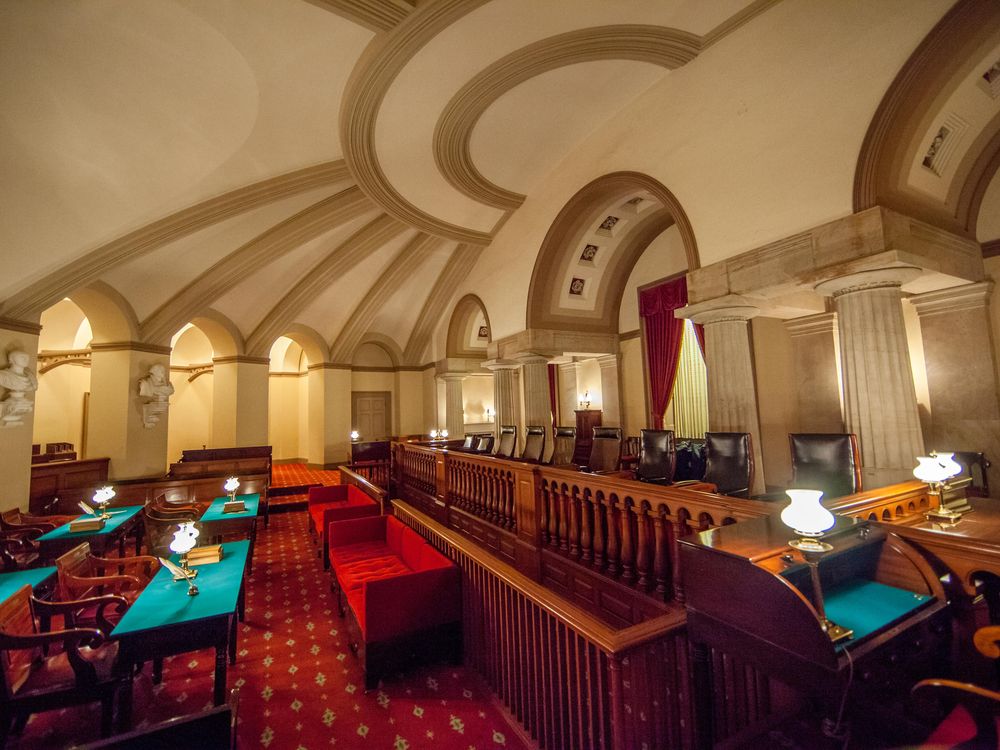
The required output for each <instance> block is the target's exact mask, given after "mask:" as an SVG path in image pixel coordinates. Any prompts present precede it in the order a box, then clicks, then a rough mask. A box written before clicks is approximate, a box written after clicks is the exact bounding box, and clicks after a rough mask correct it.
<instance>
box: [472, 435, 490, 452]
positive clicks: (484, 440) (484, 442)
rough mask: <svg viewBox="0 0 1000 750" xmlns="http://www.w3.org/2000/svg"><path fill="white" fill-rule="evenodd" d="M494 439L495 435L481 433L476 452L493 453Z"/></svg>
mask: <svg viewBox="0 0 1000 750" xmlns="http://www.w3.org/2000/svg"><path fill="white" fill-rule="evenodd" d="M493 440H494V437H493V435H481V436H480V437H479V440H478V441H477V442H476V453H492V452H493Z"/></svg>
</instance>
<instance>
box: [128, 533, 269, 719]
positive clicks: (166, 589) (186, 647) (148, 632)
mask: <svg viewBox="0 0 1000 750" xmlns="http://www.w3.org/2000/svg"><path fill="white" fill-rule="evenodd" d="M249 552H250V542H249V541H239V542H230V543H227V544H225V545H223V555H222V560H221V561H220V562H217V563H213V564H209V565H199V566H198V568H197V570H198V577H197V578H196V579H195V583H196V584H197V586H198V589H199V591H200V593H199V594H198V595H197V596H188V593H187V591H188V584H187V582H185V581H175V580H174V578H173V575H172V574H171V572H170V571H169V570H167V569H166V568H165V567H164V568H161V569H160V570H159V572H158V573H157V574H156V575H155V576H154V577H153V580H152V581H150V582H149V584H148V585H147V586H146V588H145V589H143V591H142V593H141V594H139V597H138V598H137V599H136V600H135V603H134V604H133V605H132V606H131V607H129V609H128V611H127V612H126V613H125V616H124V617H122V619H121V621H120V622H119V623H118V625H117V626H116V627H115V629H114V630H113V631H111V638H113V639H116V640H118V643H119V647H118V648H119V650H118V668H119V669H121V670H122V671H123V673H124V674H129V675H131V674H134V673H135V665H136V664H141V663H143V662H145V661H148V660H150V659H155V658H158V657H164V656H172V655H174V654H182V653H186V652H188V651H197V650H198V649H202V648H209V647H213V648H215V688H214V691H213V700H214V701H215V705H216V706H221V705H222V704H223V703H224V702H225V699H226V665H227V658H226V657H227V655H228V663H230V664H235V663H236V622H237V617H238V618H239V619H240V620H242V619H243V609H244V596H245V592H244V578H245V574H246V564H247V558H248V556H249ZM171 559H173V560H174V562H178V561H179V558H178V556H177V555H174V556H173V557H172V558H171ZM154 679H156V680H158V679H159V675H154ZM131 721H132V691H131V689H129V690H126V691H124V692H123V694H122V699H121V708H120V722H121V725H122V727H123V728H126V729H127V728H128V727H129V726H130V725H131Z"/></svg>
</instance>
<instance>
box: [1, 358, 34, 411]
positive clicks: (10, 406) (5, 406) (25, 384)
mask: <svg viewBox="0 0 1000 750" xmlns="http://www.w3.org/2000/svg"><path fill="white" fill-rule="evenodd" d="M30 362H31V357H30V356H28V354H27V352H23V351H21V350H20V349H15V350H13V351H12V352H10V353H9V354H8V355H7V367H6V368H4V369H3V370H0V388H3V389H4V390H5V391H6V393H5V394H4V396H3V400H2V401H0V423H2V425H3V426H4V427H16V426H17V425H20V424H24V421H23V416H24V415H25V414H29V413H31V411H32V410H33V409H34V408H35V405H34V404H33V403H32V402H31V399H30V398H29V397H28V396H29V394H30V393H32V392H34V391H37V390H38V379H37V378H36V377H35V373H33V372H32V371H31V370H30V369H29V368H28V365H29V364H30Z"/></svg>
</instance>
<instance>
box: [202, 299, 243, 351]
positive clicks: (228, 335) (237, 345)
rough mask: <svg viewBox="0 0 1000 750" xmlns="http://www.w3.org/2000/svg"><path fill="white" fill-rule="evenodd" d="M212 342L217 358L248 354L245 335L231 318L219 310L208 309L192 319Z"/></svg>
mask: <svg viewBox="0 0 1000 750" xmlns="http://www.w3.org/2000/svg"><path fill="white" fill-rule="evenodd" d="M191 324H192V325H195V326H197V327H198V328H199V329H201V331H202V333H204V334H205V335H206V336H207V337H208V340H209V341H210V342H212V349H213V351H214V352H215V356H216V357H238V356H241V355H243V354H245V353H246V350H245V346H244V342H243V334H242V333H240V329H239V328H237V327H236V324H235V323H233V321H231V320H230V319H229V318H227V317H226V316H225V315H223V314H222V313H220V312H219V311H218V310H212V309H208V310H206V311H205V312H204V313H202V314H201V315H198V316H196V317H194V318H192V319H191Z"/></svg>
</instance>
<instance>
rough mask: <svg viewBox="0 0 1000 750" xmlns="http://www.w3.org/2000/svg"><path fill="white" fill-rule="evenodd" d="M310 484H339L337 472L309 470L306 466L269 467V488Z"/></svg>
mask: <svg viewBox="0 0 1000 750" xmlns="http://www.w3.org/2000/svg"><path fill="white" fill-rule="evenodd" d="M311 484H323V485H331V484H340V472H339V471H325V470H323V469H311V468H309V466H307V465H306V464H274V465H273V466H271V486H272V487H274V488H276V489H280V488H282V487H307V486H309V485H311Z"/></svg>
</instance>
